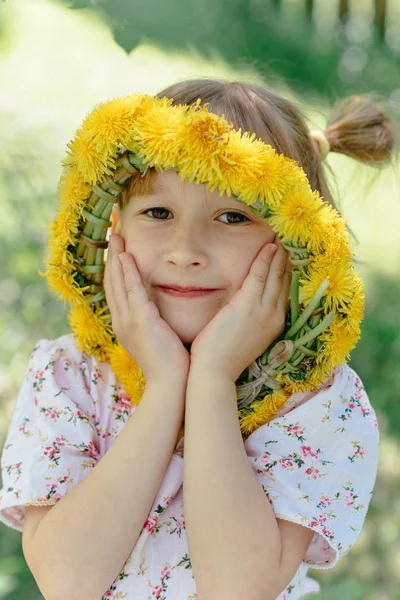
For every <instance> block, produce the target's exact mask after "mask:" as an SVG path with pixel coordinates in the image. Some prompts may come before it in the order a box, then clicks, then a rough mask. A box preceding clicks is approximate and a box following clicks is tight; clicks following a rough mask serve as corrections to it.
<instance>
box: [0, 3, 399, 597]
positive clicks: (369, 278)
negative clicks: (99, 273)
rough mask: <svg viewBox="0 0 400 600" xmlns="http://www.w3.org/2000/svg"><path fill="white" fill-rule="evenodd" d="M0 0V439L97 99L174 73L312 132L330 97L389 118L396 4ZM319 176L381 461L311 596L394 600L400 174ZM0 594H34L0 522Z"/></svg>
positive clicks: (58, 308)
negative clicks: (356, 99) (241, 89)
mask: <svg viewBox="0 0 400 600" xmlns="http://www.w3.org/2000/svg"><path fill="white" fill-rule="evenodd" d="M384 4H385V2H382V1H381V2H378V0H358V1H357V0H355V1H350V2H345V1H343V0H337V1H336V0H316V1H315V2H312V1H310V0H305V1H303V0H281V1H280V2H279V1H278V0H197V1H196V2H191V3H184V2H182V0H181V1H179V0H170V1H169V2H165V1H162V0H146V2H144V1H142V2H138V1H137V0H98V1H96V0H87V1H85V0H82V1H76V2H61V1H60V2H56V1H53V2H51V1H45V0H26V1H25V0H18V1H14V2H10V1H7V2H6V1H4V0H3V1H1V0H0V131H1V136H0V210H1V220H0V243H1V262H0V304H1V311H0V396H1V397H0V410H1V417H0V443H1V447H2V446H3V442H4V438H5V435H6V432H7V427H8V423H9V421H10V418H11V414H12V410H13V405H14V402H15V397H16V394H17V392H18V388H19V386H20V384H21V381H22V377H23V375H24V372H25V370H26V366H27V362H28V358H29V355H30V352H31V350H32V348H33V347H34V345H35V343H36V342H37V341H38V340H39V339H42V338H50V339H52V338H55V337H57V336H59V335H63V334H64V333H67V332H68V325H67V322H66V318H65V314H64V308H63V305H62V303H60V302H58V301H57V300H56V299H55V298H54V297H52V296H51V295H50V294H49V292H48V290H47V286H46V281H45V279H43V278H42V277H40V276H39V274H38V273H37V270H38V269H43V263H42V261H43V258H44V256H45V254H46V244H47V238H48V230H47V227H46V224H47V223H48V222H49V221H50V220H51V219H52V217H53V216H54V214H55V210H56V200H57V199H56V190H57V183H58V179H59V176H60V173H61V166H60V161H61V159H62V158H63V155H64V152H65V148H66V144H67V143H68V142H69V140H70V139H71V138H72V137H73V135H74V132H75V130H76V129H77V127H78V126H79V124H80V122H81V120H82V119H83V118H84V116H85V115H86V114H87V113H88V112H89V111H90V110H91V109H92V107H93V106H94V104H95V103H97V102H101V101H105V100H108V99H110V98H112V97H114V96H117V95H121V94H128V93H132V92H139V91H141V92H147V93H150V94H152V93H156V92H158V91H159V90H161V89H162V88H163V87H165V86H167V85H169V84H171V83H173V82H176V81H179V80H183V79H187V78H194V77H209V76H212V77H214V76H215V77H223V78H227V79H235V78H238V79H245V80H248V81H252V82H257V83H263V82H264V83H266V84H267V85H273V86H274V88H275V89H276V90H277V91H280V92H281V93H283V94H284V95H285V96H286V97H289V98H290V99H292V100H294V101H295V102H296V103H297V104H299V105H300V106H301V107H302V109H303V111H304V113H305V115H306V117H307V120H308V124H309V126H310V129H313V128H319V127H321V128H324V126H325V124H326V120H327V117H328V115H329V106H330V105H331V103H332V102H333V101H334V100H335V99H336V98H339V97H342V96H345V95H348V94H351V93H360V92H375V93H377V95H378V97H381V98H384V99H386V100H387V102H388V111H389V113H390V116H391V117H392V118H393V119H394V120H396V121H400V1H399V0H392V1H390V0H388V1H387V2H386V17H385V21H384V22H383V20H382V21H381V25H379V24H378V25H376V21H374V19H375V16H376V12H375V11H376V9H377V7H378V8H379V6H381V7H382V6H383V5H384ZM327 165H328V166H329V167H330V168H331V170H332V173H331V174H330V175H329V179H330V181H331V184H332V189H333V191H334V194H335V198H336V202H337V204H338V207H339V210H340V211H341V213H342V215H343V216H344V217H345V218H346V219H348V222H349V225H350V227H351V228H352V230H353V232H354V234H355V236H356V238H357V239H356V240H354V241H353V250H354V251H355V253H356V257H357V261H358V262H357V270H358V272H359V274H360V276H361V277H362V279H363V281H364V282H365V285H366V294H367V308H366V315H365V319H364V321H363V324H362V331H363V336H362V339H361V341H360V342H359V344H358V346H357V348H356V349H355V350H354V352H353V353H352V360H351V363H350V366H352V367H353V368H354V369H355V370H356V371H357V373H358V374H359V375H360V377H361V379H362V380H363V382H364V384H365V387H366V389H367V392H368V394H369V397H370V400H371V403H372V405H373V406H374V408H375V410H376V412H377V416H378V421H379V424H380V431H381V460H380V468H379V474H378V478H377V483H376V487H375V490H374V494H373V497H372V501H371V504H370V509H369V512H368V516H367V520H366V523H365V526H364V529H363V531H362V533H361V536H360V538H359V540H358V542H357V545H356V546H355V548H354V549H353V550H352V551H351V552H350V553H349V554H348V555H347V556H345V557H344V558H343V559H342V560H341V561H340V562H339V564H338V565H337V567H335V568H334V569H333V570H328V571H320V570H318V571H317V570H314V571H312V570H311V571H310V572H309V574H310V576H311V577H313V578H315V579H317V580H318V581H319V582H320V583H321V588H322V593H321V595H318V596H314V597H315V598H316V599H319V600H333V599H336V598H338V597H341V598H344V599H345V600H361V599H362V600H396V599H400V535H399V533H400V502H399V500H398V498H399V493H400V467H399V460H398V455H399V450H400V434H399V427H400V402H399V400H400V308H399V300H398V299H399V297H400V277H399V275H400V234H399V226H400V200H399V190H400V169H399V164H398V162H397V163H396V162H395V161H393V163H392V164H391V165H389V166H388V167H386V168H385V169H384V170H383V171H381V172H380V173H379V171H378V170H377V169H374V168H372V167H366V166H363V165H360V164H358V163H356V162H355V161H352V160H351V159H348V158H345V157H341V156H338V155H329V157H328V160H327ZM0 598H4V599H7V600H9V599H13V600H37V599H41V598H42V595H41V594H40V592H39V591H38V588H37V586H36V584H35V581H34V579H33V577H32V575H31V573H30V571H29V569H28V568H27V566H26V563H25V561H24V557H23V554H22V550H21V534H20V533H18V532H15V531H13V530H11V529H8V528H6V527H5V526H4V525H1V524H0Z"/></svg>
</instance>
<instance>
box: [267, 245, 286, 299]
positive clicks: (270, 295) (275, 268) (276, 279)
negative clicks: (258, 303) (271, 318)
mask: <svg viewBox="0 0 400 600" xmlns="http://www.w3.org/2000/svg"><path fill="white" fill-rule="evenodd" d="M275 243H276V245H277V246H278V250H277V251H276V252H275V256H274V257H273V259H272V262H271V266H270V268H269V271H268V277H267V281H266V285H265V287H264V293H263V294H262V302H263V304H265V305H267V306H273V307H276V306H277V302H278V298H279V295H280V293H281V290H282V287H283V282H284V276H285V269H286V250H285V248H284V247H283V246H282V244H281V243H280V242H279V241H278V240H276V241H275Z"/></svg>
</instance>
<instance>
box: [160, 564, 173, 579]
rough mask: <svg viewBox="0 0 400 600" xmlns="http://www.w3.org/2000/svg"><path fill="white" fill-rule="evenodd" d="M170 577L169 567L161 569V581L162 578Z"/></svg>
mask: <svg viewBox="0 0 400 600" xmlns="http://www.w3.org/2000/svg"><path fill="white" fill-rule="evenodd" d="M170 575H171V569H170V567H169V566H165V567H164V568H163V570H162V571H161V578H162V579H163V578H164V577H169V576H170Z"/></svg>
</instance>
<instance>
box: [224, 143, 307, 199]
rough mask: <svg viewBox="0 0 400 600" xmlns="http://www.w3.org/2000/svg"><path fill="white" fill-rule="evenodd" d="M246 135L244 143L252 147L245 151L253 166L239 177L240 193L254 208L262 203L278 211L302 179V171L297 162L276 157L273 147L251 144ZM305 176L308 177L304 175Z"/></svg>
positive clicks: (283, 157) (237, 183) (281, 156)
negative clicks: (257, 203)
mask: <svg viewBox="0 0 400 600" xmlns="http://www.w3.org/2000/svg"><path fill="white" fill-rule="evenodd" d="M247 135H248V134H247V133H246V132H245V133H244V134H243V136H242V142H243V141H244V140H246V141H247V143H248V144H249V147H248V148H247V149H244V150H247V154H248V156H249V157H251V160H252V161H253V165H252V166H251V168H250V169H242V171H241V172H240V173H239V177H238V179H237V182H236V185H237V186H238V188H237V189H238V190H240V196H241V197H242V198H243V199H244V200H245V202H246V203H247V204H253V203H254V202H256V200H257V199H259V200H260V201H261V202H262V203H264V204H268V206H270V207H271V208H275V207H276V206H277V205H278V204H280V203H281V201H282V198H283V196H284V194H285V193H286V192H287V191H288V190H289V189H290V187H291V186H292V185H294V184H295V183H296V181H298V180H299V179H300V178H302V173H303V171H302V170H301V169H300V168H299V167H298V165H296V163H295V162H294V161H292V160H291V159H289V158H286V157H285V156H283V155H281V154H277V152H276V151H275V150H274V149H273V148H272V147H271V146H266V145H265V144H264V143H263V142H262V141H261V140H252V141H251V142H250V138H248V137H247ZM250 144H251V145H250ZM303 175H304V177H305V174H304V173H303Z"/></svg>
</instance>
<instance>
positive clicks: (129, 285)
mask: <svg viewBox="0 0 400 600" xmlns="http://www.w3.org/2000/svg"><path fill="white" fill-rule="evenodd" d="M118 258H119V260H120V262H121V266H122V271H123V275H124V280H125V289H126V294H127V301H128V307H129V310H130V311H136V314H137V312H138V311H139V310H140V308H141V307H142V306H143V305H144V304H146V303H148V302H149V296H148V294H147V291H146V289H145V287H144V285H143V283H142V278H141V276H140V273H139V269H138V267H137V264H136V261H135V259H134V257H133V256H132V254H129V252H122V254H120V255H119V257H118Z"/></svg>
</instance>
